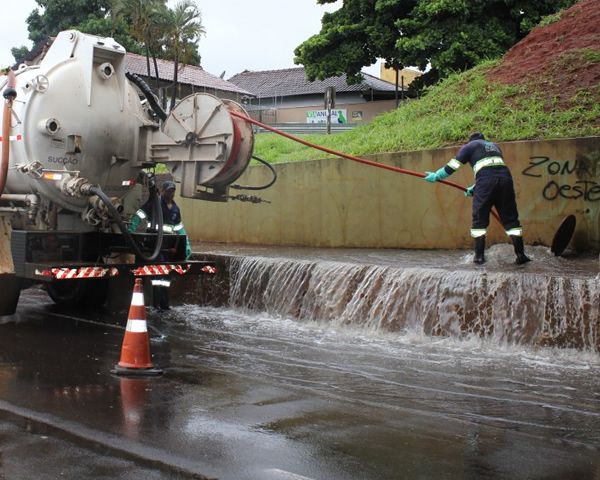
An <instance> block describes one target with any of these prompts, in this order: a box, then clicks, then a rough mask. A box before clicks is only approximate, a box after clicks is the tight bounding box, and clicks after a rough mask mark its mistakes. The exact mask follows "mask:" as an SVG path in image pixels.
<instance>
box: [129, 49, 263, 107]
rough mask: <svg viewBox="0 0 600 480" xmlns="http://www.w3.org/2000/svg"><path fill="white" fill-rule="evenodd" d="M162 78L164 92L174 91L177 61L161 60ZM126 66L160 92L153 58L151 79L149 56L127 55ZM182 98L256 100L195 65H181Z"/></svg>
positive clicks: (248, 93) (179, 87) (241, 89)
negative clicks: (207, 96) (195, 95)
mask: <svg viewBox="0 0 600 480" xmlns="http://www.w3.org/2000/svg"><path fill="white" fill-rule="evenodd" d="M156 62H157V67H158V76H159V79H160V90H161V91H165V90H166V91H167V92H168V93H169V94H171V92H170V91H169V90H170V89H171V88H172V82H173V72H174V69H175V64H174V62H171V61H169V60H163V59H160V58H159V59H157V60H156ZM125 65H126V67H125V68H126V69H127V71H128V72H131V73H136V74H138V75H140V76H141V77H143V78H144V80H145V81H146V82H147V83H148V84H149V85H150V86H151V87H152V89H153V90H155V91H156V80H155V78H154V75H155V73H154V63H153V61H152V59H150V72H151V74H152V78H148V76H147V75H148V67H147V64H146V57H145V56H143V55H137V54H135V53H127V55H126V57H125ZM178 82H179V86H178V93H177V97H178V98H184V97H186V96H187V95H190V94H192V93H210V94H212V95H214V96H216V97H219V98H228V99H231V100H235V101H237V102H240V101H241V98H242V97H244V98H248V97H252V96H253V95H252V93H250V92H249V91H247V90H245V89H244V88H242V87H240V86H238V85H235V84H234V83H231V82H228V81H227V80H224V79H222V78H220V77H217V76H216V75H212V74H210V73H208V72H207V71H206V70H204V69H203V68H202V67H197V66H194V65H181V64H180V68H179V72H178Z"/></svg>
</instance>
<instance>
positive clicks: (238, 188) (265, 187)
mask: <svg viewBox="0 0 600 480" xmlns="http://www.w3.org/2000/svg"><path fill="white" fill-rule="evenodd" d="M252 158H253V159H254V160H257V161H259V162H260V163H262V164H263V165H265V166H267V167H268V168H269V170H271V174H272V175H273V179H272V180H271V181H270V182H269V183H267V184H266V185H261V186H260V187H250V186H246V185H231V186H230V188H235V189H236V190H265V189H267V188H269V187H270V186H271V185H273V184H274V183H275V182H276V181H277V172H276V171H275V169H274V168H273V166H272V165H271V164H270V163H269V162H267V161H266V160H263V159H262V158H260V157H257V156H256V155H252Z"/></svg>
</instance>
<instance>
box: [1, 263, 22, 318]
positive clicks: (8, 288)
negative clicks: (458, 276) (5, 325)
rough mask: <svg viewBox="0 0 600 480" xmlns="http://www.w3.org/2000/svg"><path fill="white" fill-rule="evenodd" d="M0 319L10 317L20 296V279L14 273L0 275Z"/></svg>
mask: <svg viewBox="0 0 600 480" xmlns="http://www.w3.org/2000/svg"><path fill="white" fill-rule="evenodd" d="M0 292H2V294H1V295H0V317H1V316H3V315H12V314H13V313H15V311H16V310H17V303H18V302H19V295H20V294H21V279H20V278H18V277H17V276H16V275H15V274H14V273H4V274H0Z"/></svg>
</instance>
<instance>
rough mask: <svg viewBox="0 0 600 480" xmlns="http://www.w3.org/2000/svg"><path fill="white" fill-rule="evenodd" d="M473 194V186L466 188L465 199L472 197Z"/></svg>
mask: <svg viewBox="0 0 600 480" xmlns="http://www.w3.org/2000/svg"><path fill="white" fill-rule="evenodd" d="M474 193H475V185H471V186H470V187H467V190H466V191H465V197H472V196H473V194H474Z"/></svg>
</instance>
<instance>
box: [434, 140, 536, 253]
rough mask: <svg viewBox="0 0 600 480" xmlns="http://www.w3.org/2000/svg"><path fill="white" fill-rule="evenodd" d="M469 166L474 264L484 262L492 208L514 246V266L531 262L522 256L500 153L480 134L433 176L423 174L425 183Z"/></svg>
mask: <svg viewBox="0 0 600 480" xmlns="http://www.w3.org/2000/svg"><path fill="white" fill-rule="evenodd" d="M466 163H469V164H470V165H471V167H473V174H474V175H475V184H474V185H472V186H470V187H469V188H468V189H467V191H466V192H465V195H466V196H468V197H473V223H472V228H471V236H472V237H473V238H474V239H475V257H474V259H473V261H474V262H475V263H477V264H482V263H484V262H485V255H484V252H485V235H486V229H487V227H488V225H489V223H490V211H491V209H492V207H496V210H497V211H498V214H499V215H500V220H501V221H502V225H503V226H504V229H505V230H506V233H507V234H508V235H509V237H510V239H511V240H512V243H513V245H514V249H515V254H516V256H517V260H516V263H518V264H523V263H527V262H529V261H530V260H531V259H530V258H529V257H528V256H527V255H525V247H524V245H523V227H522V226H521V223H520V222H519V212H518V211H517V203H516V201H515V189H514V186H513V179H512V176H511V174H510V170H509V169H508V167H507V166H506V164H505V163H504V158H503V155H502V150H500V147H499V146H498V145H496V144H495V143H493V142H490V141H487V140H486V139H485V137H484V135H483V134H482V133H479V132H476V133H474V134H472V135H471V137H470V138H469V141H468V143H467V144H465V145H463V147H462V148H461V149H460V150H459V151H458V154H457V155H456V158H453V159H451V160H450V161H449V162H448V163H447V164H446V165H445V166H444V167H442V168H440V169H439V170H437V171H436V172H425V173H426V175H425V178H424V179H425V180H426V181H428V182H437V181H439V180H443V179H445V178H448V177H449V176H450V175H452V174H453V173H454V172H455V171H456V170H458V169H459V168H460V167H461V166H462V165H464V164H466Z"/></svg>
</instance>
